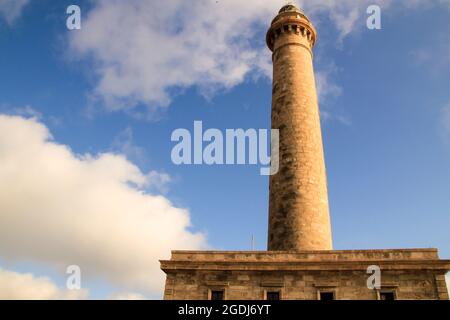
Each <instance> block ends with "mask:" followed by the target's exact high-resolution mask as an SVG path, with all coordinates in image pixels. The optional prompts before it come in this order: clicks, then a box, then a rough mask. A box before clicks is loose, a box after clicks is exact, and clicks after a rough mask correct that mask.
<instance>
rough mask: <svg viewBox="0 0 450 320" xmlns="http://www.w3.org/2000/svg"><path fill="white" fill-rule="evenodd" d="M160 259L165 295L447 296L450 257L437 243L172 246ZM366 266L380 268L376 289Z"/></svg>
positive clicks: (232, 297) (237, 297)
mask: <svg viewBox="0 0 450 320" xmlns="http://www.w3.org/2000/svg"><path fill="white" fill-rule="evenodd" d="M160 263H161V269H162V270H163V271H164V272H165V273H166V275H167V279H166V286H165V291H164V299H167V300H207V299H211V298H212V297H213V296H214V297H216V298H217V296H218V297H219V298H220V297H223V298H224V299H226V300H265V299H267V298H269V299H270V298H272V299H274V298H275V299H277V298H279V299H283V300H317V299H321V298H323V299H325V298H328V299H329V298H333V299H336V300H359V299H363V300H376V299H392V298H394V299H400V300H407V299H417V300H420V299H432V300H439V299H441V300H448V299H449V295H448V291H447V286H446V283H445V274H446V273H447V272H448V271H449V270H450V260H440V259H439V257H438V251H437V249H397V250H344V251H286V252H285V251H261V252H260V251H172V257H171V259H170V260H162V261H160ZM369 266H378V267H379V268H380V270H381V287H380V288H379V289H369V288H368V284H367V283H368V279H369V277H370V276H371V275H372V274H373V272H371V273H367V269H368V267H369ZM369 282H370V283H372V284H373V282H371V281H369Z"/></svg>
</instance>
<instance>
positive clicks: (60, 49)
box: [0, 0, 450, 298]
mask: <svg viewBox="0 0 450 320" xmlns="http://www.w3.org/2000/svg"><path fill="white" fill-rule="evenodd" d="M72 2H73V1H72ZM72 2H71V1H58V2H57V3H56V2H54V1H47V0H45V1H29V2H28V3H27V4H24V6H23V7H22V8H21V9H22V10H21V12H20V15H18V16H17V17H16V18H15V19H14V20H13V21H7V19H5V15H3V19H2V14H1V13H0V113H1V114H5V115H6V114H7V115H16V116H20V117H22V118H23V119H30V117H32V116H34V119H35V121H36V122H38V123H41V124H42V125H44V126H45V127H47V128H48V130H49V131H50V132H51V135H52V136H53V139H54V140H53V141H54V142H56V143H58V144H60V145H65V146H67V147H69V148H70V149H71V150H72V152H73V154H76V155H83V154H87V153H89V154H91V155H94V156H95V155H98V154H101V153H111V154H125V156H126V157H127V159H128V162H129V163H134V164H135V165H136V166H137V167H138V168H139V169H140V171H141V172H142V173H147V172H155V175H156V176H157V177H158V179H157V180H158V181H159V180H162V182H161V181H159V182H160V183H156V182H155V183H154V184H153V185H152V186H151V187H146V188H144V191H145V192H147V193H148V194H149V195H152V196H156V195H162V197H164V198H165V199H168V200H169V201H170V202H171V204H172V206H173V207H174V208H185V209H187V210H188V212H189V217H190V221H191V226H190V227H188V229H187V231H186V232H187V233H189V234H198V233H202V234H203V235H204V237H205V240H204V241H203V245H205V246H206V247H208V248H215V249H221V250H247V249H250V246H251V236H252V234H253V235H254V237H255V241H256V248H257V249H259V250H264V249H265V248H266V237H267V214H268V178H267V177H264V176H260V175H259V167H257V166H251V165H247V166H206V165H201V166H176V165H174V164H173V163H172V161H171V158H170V153H171V149H172V147H173V146H174V143H173V142H171V140H170V135H171V133H172V131H173V130H175V129H177V128H187V129H189V130H192V128H193V122H194V121H195V120H202V121H203V126H204V127H205V128H218V129H222V130H225V129H227V128H245V129H248V128H269V127H270V107H271V106H270V103H271V79H270V77H268V76H267V70H266V69H265V68H267V64H266V63H264V62H259V61H260V60H259V59H267V57H269V54H268V49H266V48H265V47H264V46H263V45H264V36H265V31H266V28H267V26H268V24H269V22H270V17H273V16H274V15H275V13H276V11H274V10H272V8H278V7H280V6H281V5H282V4H283V1H274V4H270V5H267V6H265V5H261V8H260V7H259V5H255V7H254V10H255V12H254V17H255V18H252V17H253V15H252V14H251V12H250V13H248V14H247V11H245V12H244V13H242V16H243V17H241V18H242V19H244V20H245V19H247V20H248V25H250V26H252V32H251V34H246V35H243V36H242V38H238V40H237V44H235V43H234V42H233V43H232V44H233V45H235V46H234V47H233V48H234V49H233V51H231V50H230V49H229V48H228V49H223V50H224V51H221V50H222V49H221V48H220V45H222V44H224V45H231V43H229V42H227V41H229V40H223V39H222V38H221V37H220V36H218V40H217V41H218V42H219V43H218V44H217V47H216V44H215V43H214V42H203V43H201V44H198V45H197V44H196V43H195V41H196V39H197V38H195V37H193V38H192V39H189V40H190V41H192V42H193V43H194V45H196V47H195V51H194V52H193V54H198V55H200V56H202V55H203V54H204V55H205V56H204V57H205V59H206V58H211V59H217V58H218V57H220V59H221V64H220V65H219V66H217V65H214V64H213V65H212V67H211V68H212V69H214V68H217V70H215V71H217V73H215V72H212V70H203V69H200V71H195V72H194V71H192V70H190V69H189V68H187V66H186V65H188V64H190V63H193V64H195V63H197V61H195V60H188V61H185V60H183V59H185V58H186V57H189V56H190V55H189V54H186V55H184V54H180V55H179V56H176V57H174V59H173V61H174V62H173V63H174V68H179V70H180V73H181V75H180V74H174V73H173V70H169V69H167V70H165V69H164V68H166V67H167V65H169V64H167V65H164V64H159V65H158V62H160V61H163V62H165V63H168V62H167V61H170V59H169V58H170V57H169V58H167V59H169V60H167V59H166V58H164V59H166V60H164V59H163V60H158V59H157V58H155V57H157V56H158V52H159V50H160V49H161V47H163V44H162V43H158V42H157V41H156V40H155V39H149V41H148V43H147V42H144V43H145V49H146V50H149V52H154V57H153V56H147V57H146V56H143V57H134V56H133V57H132V58H131V59H132V62H130V63H129V64H120V63H119V62H118V60H120V57H123V56H127V55H129V54H130V51H124V52H123V51H121V50H122V48H124V47H126V46H129V45H130V43H128V42H126V41H125V43H123V42H124V39H126V37H124V36H123V35H124V34H127V31H128V30H127V29H126V26H127V25H126V24H125V25H122V26H121V29H120V31H119V30H116V29H114V28H115V27H114V24H115V20H114V19H112V20H111V21H108V22H102V21H101V19H102V18H104V15H103V13H102V12H103V11H104V10H106V9H105V8H106V6H105V5H104V2H101V1H100V2H99V3H95V2H89V1H88V2H85V1H78V5H79V6H80V7H81V9H82V30H78V31H77V30H74V31H69V30H67V29H66V27H65V20H66V18H67V15H66V14H65V10H66V8H67V6H68V5H69V4H72ZM113 3H114V1H113ZM147 3H149V4H148V5H149V7H148V8H150V9H151V8H152V5H154V6H156V7H157V6H158V5H156V4H155V3H153V4H152V1H147ZM170 3H171V5H172V4H173V6H174V8H175V7H176V5H177V4H178V3H179V1H171V2H170ZM224 3H225V1H222V2H219V3H218V4H217V6H221V5H225V6H226V4H224ZM0 4H1V2H0ZM228 5H229V4H228ZM114 6H120V5H117V4H113V5H112V7H114ZM123 6H127V5H125V4H123ZM304 7H305V10H306V12H307V14H309V12H311V13H312V14H311V16H312V17H313V22H314V23H315V25H316V26H317V29H318V34H319V40H318V45H317V47H316V49H315V67H316V71H317V74H318V81H320V82H321V85H322V86H323V87H322V89H321V90H320V107H321V113H322V130H323V137H324V149H325V158H326V166H327V175H328V187H329V202H330V212H331V220H332V229H333V241H334V248H335V249H370V248H414V247H425V248H427V247H436V248H439V250H440V256H441V257H442V258H450V232H449V231H450V215H449V209H450V196H449V195H450V170H449V163H450V90H449V88H450V87H449V84H450V58H449V57H450V45H449V44H450V34H449V30H450V19H449V15H450V7H449V5H448V2H445V1H443V2H439V3H438V2H434V3H433V4H429V3H427V2H421V1H419V2H418V3H417V5H415V6H412V7H411V6H410V5H407V4H406V5H405V4H403V2H401V3H400V2H399V3H396V4H390V3H389V4H388V3H386V4H385V6H384V7H383V8H382V29H381V30H368V29H367V28H366V26H365V19H366V17H367V15H366V14H365V10H364V8H365V7H367V5H366V6H364V5H361V4H359V5H358V6H355V5H353V4H352V2H347V1H344V2H343V3H342V4H341V5H340V6H339V5H336V6H334V7H333V6H332V5H330V7H325V8H320V9H317V8H316V7H314V5H313V4H311V2H305V4H304ZM146 8H147V7H146ZM233 8H234V9H235V11H236V12H239V8H237V3H236V4H234V7H233ZM308 8H310V11H308V10H307V9H308ZM225 9H226V8H225ZM225 9H221V8H219V9H217V10H219V11H220V10H225ZM0 10H1V9H0ZM5 10H6V9H5ZM102 10H103V11H102ZM155 10H156V9H155ZM339 10H340V11H339ZM353 10H355V12H356V19H355V21H354V22H353V23H352V24H351V25H350V26H342V24H340V23H339V20H337V19H338V17H341V18H342V17H346V16H345V15H346V14H350V13H351V12H353ZM0 12H2V11H0ZM4 12H7V11H4ZM121 12H125V13H123V14H124V15H125V14H126V11H124V10H122V11H121ZM260 12H262V13H260ZM267 12H268V13H269V15H268V17H269V20H267V19H263V18H261V16H263V17H266V14H267ZM341 13H342V15H341V16H339V14H341ZM167 15H169V13H167ZM161 16H162V18H161V19H163V18H164V17H165V15H164V14H163V13H162V14H161ZM217 17H218V19H223V20H217V21H218V23H219V22H223V23H224V24H226V23H229V22H230V23H231V22H234V20H233V19H230V18H229V17H228V16H223V15H221V14H218V15H217ZM122 18H123V20H124V21H127V19H129V18H130V17H122ZM132 18H133V17H131V19H132ZM96 19H97V20H96ZM342 19H343V18H342ZM247 20H246V21H247ZM121 21H122V20H118V21H116V23H117V24H119V25H120V23H121ZM181 21H182V23H181V26H180V27H179V28H181V29H182V28H186V29H189V28H193V29H192V30H197V29H195V27H196V26H189V25H188V24H187V23H186V22H185V21H184V20H183V19H181ZM139 23H142V21H141V20H140V19H139V18H137V19H136V24H139ZM183 23H184V24H183ZM105 24H106V25H105ZM111 25H112V26H111ZM152 27H153V26H152V25H151V26H149V28H150V29H151V28H152ZM90 28H104V29H105V30H107V31H108V32H109V31H111V38H109V39H108V38H106V39H105V37H104V33H102V32H97V31H98V30H94V29H90ZM117 28H118V27H117ZM155 28H156V29H157V30H159V29H158V27H155ZM214 28H215V27H213V30H215V29H214ZM227 30H228V29H226V28H224V29H219V30H216V31H217V32H219V31H220V32H225V31H227ZM107 31H104V32H107ZM203 31H204V30H203ZM133 32H136V30H131V31H130V37H131V36H132V35H133ZM77 33H78V34H77ZM175 33H176V31H175ZM92 34H94V35H92ZM234 36H239V35H238V34H237V35H234ZM162 39H163V40H164V39H165V38H162ZM170 39H174V41H175V40H177V39H176V38H175V37H172V38H171V37H170V35H169V36H167V38H166V40H167V41H170ZM211 39H214V37H211ZM240 39H241V40H240ZM244 40H245V41H244ZM121 41H122V42H121ZM202 41H203V40H202ZM208 41H210V39H209V40H208ZM221 41H222V42H221ZM103 43H108V44H110V45H111V47H112V48H110V49H108V51H107V52H105V50H103V49H102V48H103V47H101V45H102V44H103ZM139 43H140V42H139ZM132 44H133V43H132ZM115 45H117V47H118V48H115ZM96 46H97V47H96ZM211 46H212V47H211ZM139 48H141V47H140V46H139V45H138V46H136V49H137V51H138V52H135V51H133V54H136V55H139V50H138V49H139ZM211 48H213V49H211ZM178 49H179V48H178ZM178 49H177V47H176V46H175V47H174V49H173V50H174V51H175V50H178ZM181 49H183V50H186V47H182V48H181ZM193 50H194V49H193ZM241 50H242V51H241ZM210 51H212V52H213V53H211V52H210ZM168 52H169V53H170V52H172V51H170V50H168V51H164V50H163V49H161V55H164V57H167V56H168V55H167V53H168ZM255 52H256V55H255V56H252V57H251V58H245V56H246V55H248V54H254V53H255ZM122 53H123V54H124V55H121V54H122ZM241 58H242V59H243V62H242V64H239V65H238V66H235V65H234V64H233V63H236V61H237V62H240V60H239V59H241ZM126 59H129V57H128V56H127V58H126ZM189 59H191V58H189ZM222 59H223V60H222ZM229 60H230V61H229ZM146 61H148V62H146ZM255 61H257V62H255ZM261 61H262V60H261ZM118 64H119V66H117V65H118ZM140 64H142V69H143V71H142V72H141V70H140V68H138V71H136V68H135V67H136V65H137V66H138V67H139V66H140ZM146 64H148V65H152V64H155V65H154V66H150V67H149V66H148V65H146ZM111 66H113V67H112V69H113V70H114V68H117V69H118V70H121V72H123V73H120V74H122V75H123V77H124V78H125V79H127V80H128V83H132V86H134V87H133V88H131V89H130V91H126V90H125V91H124V92H122V91H121V90H118V89H117V87H116V86H114V85H111V83H113V82H114V81H112V82H111V83H109V84H108V82H107V81H104V82H103V83H105V82H106V83H107V84H106V85H104V86H102V85H101V83H102V79H103V80H104V79H106V78H107V76H106V75H105V73H103V72H104V70H107V69H108V67H111ZM269 66H270V65H269ZM185 69H186V70H185ZM242 70H244V71H242ZM235 71H236V72H238V73H239V75H238V76H234V75H230V74H231V73H233V72H235ZM220 73H223V74H225V76H222V75H220ZM228 73H230V74H228ZM183 74H184V75H186V79H187V78H189V80H186V79H183ZM133 77H135V78H133ZM169 78H170V80H168V79H169ZM110 80H111V79H110ZM141 84H143V85H142V86H141ZM146 84H148V87H146ZM120 85H123V83H120V82H119V86H120ZM30 121H31V120H30ZM7 134H8V133H7V132H2V135H7ZM164 177H170V182H167V181H165V180H164ZM165 182H167V183H165ZM62 183H64V180H63V181H62ZM73 198H74V199H75V200H74V201H76V198H77V194H76V193H75V194H73ZM154 223H157V222H154ZM161 228H163V227H161ZM132 231H133V230H130V232H132ZM43 234H45V230H44V231H43ZM20 236H21V237H26V235H24V234H22V235H20ZM153 240H154V241H157V238H156V239H153ZM63 242H64V241H63ZM169 244H170V243H169ZM148 245H149V246H155V245H156V244H155V243H149V244H148ZM173 249H177V248H176V247H174V248H173ZM13 250H14V245H13V244H12V243H11V244H10V245H9V244H5V245H4V246H2V247H1V250H0V261H1V262H3V264H0V266H2V267H4V268H5V269H9V270H12V271H13V272H19V273H23V272H30V273H33V274H34V275H35V276H46V277H49V278H50V279H51V280H52V281H54V282H55V283H56V284H57V285H59V286H62V285H63V284H64V274H63V273H61V272H60V269H58V267H55V266H60V265H61V264H63V262H64V261H65V260H64V259H63V258H61V257H60V256H61V255H58V254H56V253H55V254H54V255H53V254H48V255H46V257H43V258H40V257H39V256H38V255H36V254H31V253H30V254H29V256H27V251H26V250H25V249H23V248H22V249H21V250H22V251H21V255H18V256H15V255H14V254H11V253H10V251H13ZM2 251H3V253H4V254H2ZM5 252H8V253H7V254H6V253H5ZM143 254H145V252H143ZM49 257H52V258H49ZM154 272H155V277H158V278H162V277H163V276H162V275H157V274H156V272H157V271H154ZM88 273H89V280H86V285H87V287H88V289H89V295H90V296H91V297H94V298H95V297H107V296H109V295H110V294H113V293H114V292H122V291H132V292H139V293H140V294H143V295H145V296H147V297H158V296H160V293H158V290H156V289H154V286H152V287H151V289H149V290H147V291H146V289H145V288H140V287H135V286H134V285H133V284H127V283H126V281H115V280H114V279H115V277H116V276H117V275H112V276H111V277H110V278H108V276H107V277H105V278H104V277H102V275H101V273H100V272H88ZM117 277H118V276H117ZM111 279H113V280H111ZM158 281H160V280H158Z"/></svg>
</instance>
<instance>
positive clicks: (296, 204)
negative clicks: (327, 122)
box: [267, 5, 332, 251]
mask: <svg viewBox="0 0 450 320" xmlns="http://www.w3.org/2000/svg"><path fill="white" fill-rule="evenodd" d="M315 41H316V31H315V29H314V26H313V25H312V24H311V22H310V21H309V19H308V18H307V17H306V15H305V14H304V13H303V12H302V11H301V10H299V9H298V8H297V7H295V6H294V5H286V6H284V7H283V8H282V9H281V10H280V12H279V14H278V15H277V16H276V17H275V19H274V20H273V21H272V25H271V27H270V29H269V31H268V33H267V45H268V47H269V48H270V50H272V52H273V57H272V60H273V92H272V128H273V129H279V130H280V144H279V157H280V158H279V159H280V164H279V171H278V173H277V174H275V175H273V176H271V177H270V192H269V199H270V200H269V234H268V238H269V239H268V249H269V250H283V251H284V250H331V249H332V239H331V224H330V215H329V208H328V192H327V180H326V173H325V161H324V153H323V144H322V134H321V129H320V118H319V106H318V100H317V92H316V85H315V80H314V68H313V62H312V48H313V47H314V44H315Z"/></svg>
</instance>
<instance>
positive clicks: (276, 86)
mask: <svg viewBox="0 0 450 320" xmlns="http://www.w3.org/2000/svg"><path fill="white" fill-rule="evenodd" d="M315 41H316V31H315V29H314V27H313V26H312V24H311V22H310V21H309V19H308V18H307V16H306V15H305V14H304V13H303V12H302V11H301V10H299V9H297V8H296V7H295V6H293V5H287V6H284V7H283V8H282V10H280V13H279V15H278V16H277V17H276V18H275V19H274V20H273V22H272V25H271V28H270V29H269V32H268V33H267V44H268V46H269V48H270V49H271V50H272V51H273V64H274V76H273V100H272V127H273V128H275V129H279V130H280V161H281V162H280V170H279V173H278V174H276V175H274V176H271V178H270V192H269V197H270V204H269V241H268V249H269V251H263V252H254V251H250V252H248V251H173V252H172V258H171V260H167V261H161V269H162V270H163V271H164V272H165V273H166V275H167V280H166V288H165V291H164V299H180V300H182V299H186V300H204V299H210V298H211V295H212V291H215V290H223V291H224V298H225V299H232V300H244V299H249V300H262V299H265V298H267V293H268V292H272V291H277V292H278V293H279V296H280V298H281V299H290V300H303V299H312V300H315V299H318V297H319V292H321V291H326V292H333V293H334V298H335V299H352V300H357V299H368V300H372V299H380V298H381V295H382V294H383V292H384V291H389V292H391V293H395V295H394V296H395V298H396V299H445V300H448V299H449V296H448V291H447V286H446V283H445V276H444V275H445V274H446V272H447V271H448V270H450V260H440V259H439V257H438V253H437V250H436V249H400V250H344V251H332V250H331V249H332V240H331V227H330V218H329V209H328V195H327V183H326V174H325V164H324V155H323V146H322V136H321V129H320V119H319V109H318V102H317V93H316V87H315V82H314V70H313V64H312V48H313V46H314V44H315ZM373 265H376V266H379V267H380V269H381V285H382V287H381V289H380V290H371V289H369V288H368V287H367V279H368V277H369V276H370V274H367V268H368V267H369V266H373Z"/></svg>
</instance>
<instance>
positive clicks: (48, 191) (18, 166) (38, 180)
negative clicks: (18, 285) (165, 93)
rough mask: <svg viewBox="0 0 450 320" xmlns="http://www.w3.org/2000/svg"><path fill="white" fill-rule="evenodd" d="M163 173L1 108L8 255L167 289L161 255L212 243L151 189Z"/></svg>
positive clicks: (0, 243)
mask: <svg viewBox="0 0 450 320" xmlns="http://www.w3.org/2000/svg"><path fill="white" fill-rule="evenodd" d="M164 179H166V177H165V176H162V177H158V175H157V173H156V172H151V173H150V174H148V175H147V174H144V173H142V172H141V171H140V170H139V169H138V168H137V167H136V166H135V165H133V164H132V163H130V162H129V161H128V160H127V159H126V158H125V157H123V156H120V155H114V154H110V153H105V154H99V155H90V154H86V155H78V154H74V153H73V152H72V151H71V150H70V149H69V148H68V147H66V146H64V145H60V144H57V143H56V142H55V141H54V140H52V137H51V135H50V133H49V131H48V129H47V128H46V127H45V126H44V125H43V124H42V123H39V122H38V121H37V120H35V119H25V118H23V117H19V116H6V115H0V255H1V258H3V259H6V260H12V261H33V262H34V261H35V262H40V263H44V264H47V265H49V266H54V267H55V268H57V269H58V270H61V272H63V273H64V272H65V270H66V267H67V266H68V265H78V266H80V268H81V271H82V277H83V279H85V278H86V277H88V278H90V277H99V278H101V279H104V280H106V281H108V282H109V283H111V284H112V285H116V286H118V287H120V288H121V290H130V291H134V290H136V291H139V292H142V291H144V292H149V293H160V292H161V289H162V285H163V280H164V274H163V272H162V271H161V270H160V269H159V262H158V259H163V258H168V257H169V253H170V250H171V249H175V248H177V249H199V248H204V247H205V246H206V241H205V239H204V237H203V236H202V235H201V234H198V233H193V232H191V231H189V226H190V222H189V212H188V211H187V210H185V209H181V208H176V207H175V206H174V205H173V204H172V203H171V202H170V201H169V200H168V199H167V198H165V197H163V196H159V195H150V194H148V193H146V191H145V190H146V188H147V187H151V186H152V184H154V183H156V184H160V183H161V181H162V180H163V181H164ZM82 282H83V281H82ZM0 291H1V290H0Z"/></svg>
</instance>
